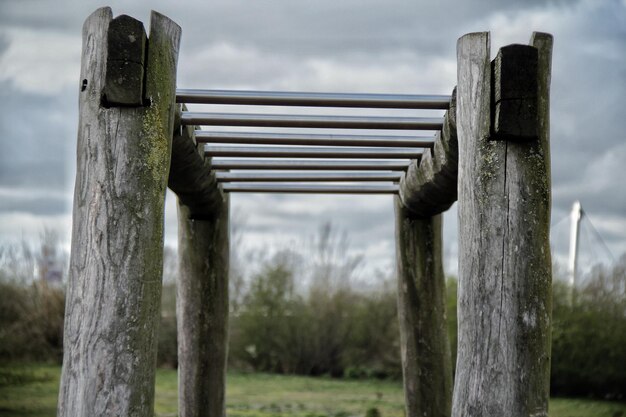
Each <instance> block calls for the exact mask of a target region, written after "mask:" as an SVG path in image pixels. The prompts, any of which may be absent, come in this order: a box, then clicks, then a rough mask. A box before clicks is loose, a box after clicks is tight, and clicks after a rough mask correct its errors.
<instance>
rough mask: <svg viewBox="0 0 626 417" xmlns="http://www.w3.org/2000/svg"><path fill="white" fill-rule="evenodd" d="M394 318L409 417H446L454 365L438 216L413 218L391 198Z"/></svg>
mask: <svg viewBox="0 0 626 417" xmlns="http://www.w3.org/2000/svg"><path fill="white" fill-rule="evenodd" d="M395 212H396V258H397V270H398V317H399V320H400V345H401V354H402V374H403V379H404V395H405V409H406V415H407V416H408V417H419V416H433V417H449V416H450V408H451V403H452V362H451V357H450V343H449V341H448V333H447V326H446V303H445V296H446V286H445V276H444V273H443V261H442V243H441V233H442V221H441V220H442V219H441V215H436V216H432V217H426V218H422V219H420V218H411V217H410V211H409V210H407V209H406V208H405V207H404V206H403V204H402V203H401V201H400V198H398V197H396V198H395Z"/></svg>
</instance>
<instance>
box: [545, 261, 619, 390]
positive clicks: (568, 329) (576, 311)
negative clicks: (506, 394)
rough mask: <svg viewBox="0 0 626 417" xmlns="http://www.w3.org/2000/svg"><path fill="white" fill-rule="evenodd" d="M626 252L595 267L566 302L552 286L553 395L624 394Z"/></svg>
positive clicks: (564, 292) (562, 290)
mask: <svg viewBox="0 0 626 417" xmlns="http://www.w3.org/2000/svg"><path fill="white" fill-rule="evenodd" d="M624 266H626V256H623V257H622V258H621V259H620V261H619V262H618V263H617V264H616V265H615V266H614V267H613V268H611V269H608V270H607V269H604V268H596V269H594V270H593V271H592V272H591V274H590V276H589V277H587V279H586V281H587V282H589V284H588V285H587V286H585V287H583V288H580V289H579V290H578V291H577V293H576V294H575V297H574V303H573V304H572V302H571V292H570V289H569V288H568V287H566V286H565V285H564V284H562V283H560V282H556V283H555V286H554V308H553V330H552V374H551V389H552V393H553V394H556V395H567V396H594V397H601V398H611V399H624V398H626V366H624V364H626V297H625V295H624V287H625V284H626V276H625V274H624V269H625V268H624Z"/></svg>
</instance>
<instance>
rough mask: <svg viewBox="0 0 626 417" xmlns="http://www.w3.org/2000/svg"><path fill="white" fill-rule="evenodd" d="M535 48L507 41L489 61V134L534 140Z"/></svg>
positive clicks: (503, 137)
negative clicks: (490, 81)
mask: <svg viewBox="0 0 626 417" xmlns="http://www.w3.org/2000/svg"><path fill="white" fill-rule="evenodd" d="M537 59H538V54H537V48H535V47H533V46H531V45H507V46H504V47H502V48H500V50H499V51H498V54H497V55H496V59H495V60H494V61H493V63H492V71H493V90H492V96H493V99H492V106H493V109H492V110H493V115H492V137H493V138H494V139H502V140H511V141H513V140H515V141H525V140H536V139H537V136H538V124H537V76H538V71H537Z"/></svg>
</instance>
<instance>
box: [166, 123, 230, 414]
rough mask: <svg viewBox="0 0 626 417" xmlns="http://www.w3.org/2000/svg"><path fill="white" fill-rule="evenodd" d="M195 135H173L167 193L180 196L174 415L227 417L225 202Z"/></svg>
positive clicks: (188, 131) (179, 132)
mask: <svg viewBox="0 0 626 417" xmlns="http://www.w3.org/2000/svg"><path fill="white" fill-rule="evenodd" d="M193 132H194V129H193V128H192V127H190V126H185V127H182V128H180V129H177V133H176V134H175V135H174V139H173V143H174V146H173V151H172V165H171V171H170V181H169V187H170V188H171V189H172V190H173V191H174V192H176V194H177V195H178V254H179V265H180V266H179V274H178V283H177V297H176V317H177V323H178V412H179V415H180V416H181V417H202V416H206V417H223V416H224V415H225V397H224V395H225V385H226V360H227V355H228V267H229V250H230V248H229V229H228V224H229V222H228V216H229V204H228V197H227V196H226V195H224V194H222V192H221V191H220V189H219V188H218V187H217V180H216V178H215V173H214V172H213V171H211V169H210V164H209V163H208V162H205V161H204V149H203V147H202V146H197V144H196V142H195V138H194V134H193Z"/></svg>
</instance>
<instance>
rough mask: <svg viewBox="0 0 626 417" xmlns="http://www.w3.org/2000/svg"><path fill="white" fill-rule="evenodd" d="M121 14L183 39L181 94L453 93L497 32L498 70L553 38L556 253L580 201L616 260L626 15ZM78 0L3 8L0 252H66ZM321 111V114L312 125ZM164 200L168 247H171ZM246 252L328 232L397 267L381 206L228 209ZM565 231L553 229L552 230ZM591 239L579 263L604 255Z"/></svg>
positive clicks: (575, 4) (449, 229)
mask: <svg viewBox="0 0 626 417" xmlns="http://www.w3.org/2000/svg"><path fill="white" fill-rule="evenodd" d="M109 5H110V6H111V7H112V8H113V13H114V15H118V14H122V13H123V14H129V15H131V16H133V17H136V18H138V19H140V20H142V21H144V22H146V26H147V22H149V12H150V9H155V10H157V11H159V12H161V13H163V14H166V15H167V16H169V17H170V18H172V19H173V20H175V21H176V22H177V23H178V24H180V25H181V27H182V28H183V37H182V44H181V51H180V58H179V69H178V74H179V76H178V80H179V82H178V86H179V87H181V88H226V89H235V88H236V89H239V88H244V89H260V90H266V89H275V90H294V91H332V92H396V93H419V94H449V93H450V92H451V90H452V88H453V87H454V85H455V84H456V52H455V50H456V41H457V39H458V38H459V37H460V36H462V35H463V34H464V33H467V32H474V31H491V36H492V55H495V53H496V52H497V49H498V48H499V47H500V46H503V45H506V44H509V43H528V40H529V38H530V35H531V33H532V31H534V30H538V31H543V32H549V33H552V34H553V35H554V37H555V44H554V59H553V71H552V109H551V110H552V135H551V138H552V139H551V140H552V175H553V182H552V183H553V223H554V224H556V226H554V227H553V246H554V247H555V248H556V251H557V255H562V254H564V252H565V250H566V248H567V239H568V237H567V222H566V221H561V220H562V219H563V218H564V217H565V216H566V215H567V212H568V211H569V209H570V207H571V205H572V203H573V202H574V201H575V200H577V199H578V200H580V201H581V202H582V205H583V208H584V209H585V211H586V212H587V213H588V216H589V218H590V219H591V220H592V222H593V225H595V227H596V229H597V230H598V232H599V233H600V235H601V236H602V238H603V239H604V240H606V242H607V244H608V247H609V248H610V251H611V252H612V253H613V255H615V256H619V255H620V254H622V253H624V252H626V185H625V180H626V140H625V139H626V133H625V132H626V111H625V107H624V97H626V54H625V53H624V52H625V51H626V0H620V1H618V0H604V1H599V0H583V1H558V2H550V1H524V2H522V1H513V0H507V1H502V0H480V1H471V2H470V1H450V0H448V1H423V0H421V1H418V0H406V1H405V0H384V1H383V0H378V1H374V0H307V1H304V0H219V1H216V0H201V1H200V0H190V1H184V2H182V1H178V2H172V1H146V0H137V1H133V2H132V5H131V2H122V1H110V2H109ZM100 6H102V4H98V3H95V2H92V1H85V0H0V242H7V241H9V242H11V241H12V242H14V241H17V240H20V239H22V238H26V239H33V238H36V237H37V235H38V234H39V233H40V231H41V230H42V228H43V227H48V228H52V229H55V230H58V231H59V232H60V233H61V235H62V236H63V237H64V238H65V239H67V240H68V241H69V235H70V227H71V203H72V202H71V199H72V190H73V183H74V176H75V146H76V127H77V123H78V116H77V101H78V88H79V79H78V78H79V65H80V46H81V27H82V24H83V21H84V19H85V18H86V17H87V16H88V15H89V14H90V13H91V12H92V11H93V10H95V9H96V8H97V7H100ZM317 112H319V111H315V113H317ZM173 208H174V199H173V198H172V195H168V199H167V212H166V243H167V244H170V245H173V244H175V241H176V222H175V216H176V213H175V210H174V209H173ZM232 208H233V212H234V213H236V218H237V219H239V220H240V221H242V224H243V230H244V235H243V240H242V242H243V243H242V244H243V245H245V246H246V247H249V248H255V247H256V248H262V247H268V246H271V247H285V246H287V245H292V244H293V242H296V244H298V242H302V241H303V240H305V239H307V238H308V237H310V236H311V235H313V234H314V233H315V232H316V230H317V229H318V227H319V226H320V224H322V223H324V222H327V221H332V222H333V224H334V225H335V226H336V227H337V228H338V229H341V230H345V231H346V232H347V233H348V234H349V236H350V238H351V242H352V248H353V250H354V251H356V252H362V253H364V254H365V255H366V258H367V259H368V263H367V264H366V267H367V268H366V269H368V270H373V269H375V268H378V269H380V270H383V271H387V270H389V269H390V268H391V267H392V264H393V256H394V243H393V210H392V199H391V197H387V196H378V197H371V196H360V197H356V196H303V195H235V196H234V197H233V198H232ZM557 223H558V224H557ZM445 224H446V226H445V235H444V238H445V248H446V255H447V257H448V260H447V262H446V267H447V268H448V270H449V271H450V272H454V270H455V263H456V258H455V256H456V210H455V209H454V208H453V209H452V210H451V211H450V212H449V213H448V214H446V216H445ZM587 227H588V231H587V232H586V233H587V234H588V235H587V242H585V241H584V240H583V242H582V243H581V244H582V252H583V254H585V257H586V258H587V259H585V258H583V261H584V262H591V261H592V259H593V258H596V259H598V260H607V255H606V254H605V251H603V249H602V248H600V247H599V244H598V243H597V241H595V240H594V238H593V233H592V230H591V228H590V226H587Z"/></svg>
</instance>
